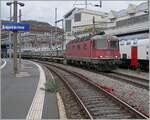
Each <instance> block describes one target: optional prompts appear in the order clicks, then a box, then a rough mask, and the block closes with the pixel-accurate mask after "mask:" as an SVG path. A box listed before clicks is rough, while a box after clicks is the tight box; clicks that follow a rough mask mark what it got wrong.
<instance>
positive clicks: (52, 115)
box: [42, 66, 59, 119]
mask: <svg viewBox="0 0 150 120" xmlns="http://www.w3.org/2000/svg"><path fill="white" fill-rule="evenodd" d="M43 69H44V71H45V75H46V79H47V81H48V80H52V78H51V73H50V72H49V70H48V69H47V68H46V67H44V66H43ZM42 119H59V111H58V105H57V97H56V93H51V92H45V99H44V106H43V113H42Z"/></svg>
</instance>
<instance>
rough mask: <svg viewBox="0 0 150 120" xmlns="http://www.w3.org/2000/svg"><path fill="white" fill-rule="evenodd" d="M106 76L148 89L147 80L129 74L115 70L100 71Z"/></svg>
mask: <svg viewBox="0 0 150 120" xmlns="http://www.w3.org/2000/svg"><path fill="white" fill-rule="evenodd" d="M100 74H102V75H104V76H106V77H110V78H113V79H115V80H121V81H123V82H126V83H129V84H132V85H134V86H137V87H141V88H144V89H147V90H149V80H146V79H143V78H139V77H134V76H130V75H125V74H122V73H117V72H111V73H100Z"/></svg>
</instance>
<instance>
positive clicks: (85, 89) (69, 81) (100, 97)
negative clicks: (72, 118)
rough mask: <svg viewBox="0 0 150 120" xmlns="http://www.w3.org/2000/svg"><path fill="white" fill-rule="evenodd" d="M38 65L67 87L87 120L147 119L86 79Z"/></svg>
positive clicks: (52, 66)
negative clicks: (54, 75) (53, 74)
mask: <svg viewBox="0 0 150 120" xmlns="http://www.w3.org/2000/svg"><path fill="white" fill-rule="evenodd" d="M38 62H39V61H38ZM40 63H41V64H43V65H45V66H46V67H47V68H48V69H49V70H51V71H53V72H54V73H55V74H56V75H57V76H58V77H59V78H60V79H61V80H62V81H63V82H64V83H65V84H66V85H67V86H68V88H69V89H70V91H71V92H72V93H73V95H74V96H75V98H76V99H77V101H78V103H79V104H80V105H81V107H82V108H83V110H84V111H85V113H86V114H87V116H88V118H89V119H132V118H133V119H138V118H141V119H147V118H148V117H147V116H145V115H144V114H142V113H140V112H139V111H137V110H136V109H134V108H132V107H131V106H129V105H128V104H127V103H125V102H123V101H122V100H120V99H118V98H117V97H115V96H114V95H112V94H111V93H109V92H107V91H106V90H105V89H104V88H102V87H100V86H99V85H98V84H96V83H94V82H92V81H91V80H89V79H88V78H87V77H85V76H83V75H81V74H79V73H77V72H73V71H69V70H66V69H64V68H61V67H59V66H56V65H54V64H50V63H47V62H40Z"/></svg>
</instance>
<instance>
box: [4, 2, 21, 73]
mask: <svg viewBox="0 0 150 120" xmlns="http://www.w3.org/2000/svg"><path fill="white" fill-rule="evenodd" d="M6 4H7V5H8V6H11V5H12V4H13V6H14V8H13V22H17V10H18V4H19V5H20V6H21V7H23V6H24V3H21V2H18V1H17V0H14V1H13V2H7V3H6ZM13 51H14V52H13V58H14V64H13V68H14V73H15V74H16V73H17V72H18V66H17V31H13Z"/></svg>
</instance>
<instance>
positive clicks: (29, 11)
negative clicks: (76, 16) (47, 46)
mask: <svg viewBox="0 0 150 120" xmlns="http://www.w3.org/2000/svg"><path fill="white" fill-rule="evenodd" d="M145 1H146V0H141V1H140V0H138V1H136V0H128V1H124V0H120V1H106V0H103V1H102V8H99V7H94V6H91V5H88V9H93V10H96V11H103V12H109V11H110V10H116V11H119V10H122V9H126V8H127V7H128V5H129V4H130V3H131V4H135V5H138V4H140V3H142V2H145ZM7 2H8V1H7ZM22 2H23V3H24V4H25V6H24V7H22V8H21V7H19V9H22V20H37V21H42V22H48V23H50V24H51V25H54V21H55V8H57V11H58V12H57V19H62V18H63V16H64V15H65V14H66V13H67V12H68V11H69V10H71V9H72V8H73V7H80V8H84V7H85V5H74V4H84V3H85V1H81V0H74V1H73V0H72V1H63V0H62V1H61V0H60V1H58V0H57V1H28V0H26V1H22ZM88 4H93V5H94V4H99V0H95V1H88ZM1 18H2V19H4V20H8V19H9V7H8V6H6V1H4V0H3V1H1ZM59 26H61V25H60V24H59Z"/></svg>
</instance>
